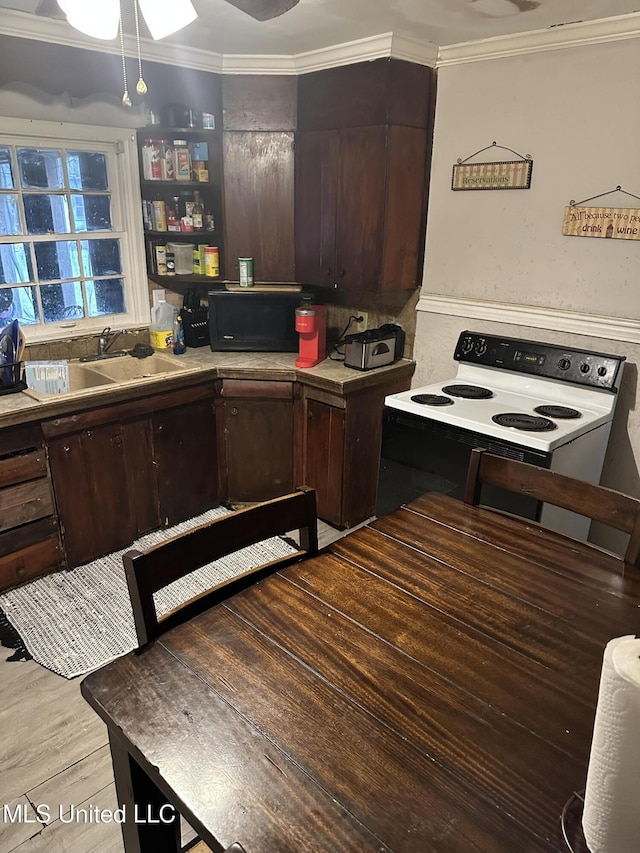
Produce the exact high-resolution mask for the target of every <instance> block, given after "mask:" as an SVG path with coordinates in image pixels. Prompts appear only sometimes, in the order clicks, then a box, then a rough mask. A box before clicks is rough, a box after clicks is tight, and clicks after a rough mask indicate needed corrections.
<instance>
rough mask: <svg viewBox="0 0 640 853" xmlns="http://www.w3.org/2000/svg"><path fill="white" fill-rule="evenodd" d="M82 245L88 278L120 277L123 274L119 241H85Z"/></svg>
mask: <svg viewBox="0 0 640 853" xmlns="http://www.w3.org/2000/svg"><path fill="white" fill-rule="evenodd" d="M81 245H82V263H83V264H84V274H85V275H86V276H89V275H90V276H94V275H118V273H121V272H122V265H121V263H120V241H119V240H83V241H82V243H81Z"/></svg>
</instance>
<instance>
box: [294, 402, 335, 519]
mask: <svg viewBox="0 0 640 853" xmlns="http://www.w3.org/2000/svg"><path fill="white" fill-rule="evenodd" d="M304 446H305V459H304V477H303V482H304V484H305V485H306V486H312V487H313V488H314V489H315V490H316V505H317V512H318V517H319V518H322V519H324V520H325V521H328V522H329V524H334V525H336V526H337V527H339V526H340V525H341V524H342V477H343V472H344V409H338V408H335V407H334V406H328V405H326V403H320V402H318V401H317V400H308V401H307V424H306V436H305V445H304Z"/></svg>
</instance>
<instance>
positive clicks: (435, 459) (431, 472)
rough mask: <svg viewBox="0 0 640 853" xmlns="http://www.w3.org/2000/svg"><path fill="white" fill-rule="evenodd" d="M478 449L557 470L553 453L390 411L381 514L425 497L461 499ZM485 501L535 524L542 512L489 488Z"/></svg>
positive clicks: (384, 437)
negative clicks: (429, 494) (473, 453)
mask: <svg viewBox="0 0 640 853" xmlns="http://www.w3.org/2000/svg"><path fill="white" fill-rule="evenodd" d="M474 447H482V448H483V449H485V450H488V451H489V452H490V453H495V454H496V455H497V456H505V457H508V458H509V459H517V460H518V461H520V462H529V463H531V464H532V465H539V466H540V467H541V468H549V467H550V466H551V453H545V452H544V451H540V450H532V449H531V448H529V447H523V446H522V445H519V444H511V443H510V442H507V441H500V440H499V439H495V438H489V437H487V436H485V435H482V434H481V433H476V432H472V431H471V430H465V429H461V428H459V427H455V426H451V425H449V424H444V423H441V422H440V421H434V420H431V419H430V418H428V417H420V416H418V415H413V414H409V413H407V412H401V411H398V410H397V409H391V408H385V409H384V415H383V428H382V457H381V460H380V477H379V481H378V501H377V505H376V514H377V515H384V514H385V513H387V512H391V511H392V510H394V509H397V508H398V507H399V506H401V505H402V504H405V503H408V502H409V501H412V500H414V499H415V498H417V497H419V495H422V494H424V493H425V492H440V493H442V494H447V495H451V496H452V497H454V498H459V499H460V500H461V499H462V498H463V496H464V489H465V484H466V481H467V469H468V467H469V457H470V456H471V451H472V449H473V448H474ZM481 502H482V503H483V504H485V506H492V507H495V508H496V509H501V510H504V511H505V512H510V513H512V514H514V515H520V516H522V517H523V518H530V519H533V520H534V521H538V520H539V518H540V512H541V509H542V505H541V503H540V502H539V501H536V500H534V499H532V498H528V497H526V496H520V495H514V494H513V493H511V492H506V491H504V490H503V489H498V488H494V487H491V486H490V487H486V486H485V487H484V488H483V490H482V494H481Z"/></svg>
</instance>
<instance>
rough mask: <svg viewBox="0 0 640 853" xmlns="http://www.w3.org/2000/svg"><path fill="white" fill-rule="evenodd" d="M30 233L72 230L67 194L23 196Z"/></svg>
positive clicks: (28, 231)
mask: <svg viewBox="0 0 640 853" xmlns="http://www.w3.org/2000/svg"><path fill="white" fill-rule="evenodd" d="M23 201H24V215H25V218H26V220H27V233H28V234H68V233H69V232H70V231H71V225H70V221H69V206H68V205H67V199H66V196H63V195H40V194H39V193H37V194H30V195H24V196H23Z"/></svg>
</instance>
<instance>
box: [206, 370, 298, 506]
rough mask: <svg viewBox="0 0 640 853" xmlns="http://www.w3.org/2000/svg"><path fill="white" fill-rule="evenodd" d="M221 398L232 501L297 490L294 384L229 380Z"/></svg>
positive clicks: (259, 498) (225, 455) (267, 496)
mask: <svg viewBox="0 0 640 853" xmlns="http://www.w3.org/2000/svg"><path fill="white" fill-rule="evenodd" d="M222 393H223V398H222V400H221V401H220V402H219V405H220V407H221V416H222V422H223V428H222V431H221V436H222V443H223V448H222V453H223V455H224V468H225V471H226V480H227V497H228V499H229V500H231V501H264V500H269V499H270V498H275V497H277V496H278V495H286V494H287V493H288V492H290V491H292V490H293V487H294V485H293V385H292V383H291V382H264V381H255V382H254V381H250V380H237V381H233V380H226V381H225V382H224V383H223V392H222Z"/></svg>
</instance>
